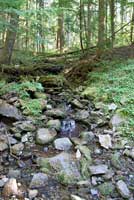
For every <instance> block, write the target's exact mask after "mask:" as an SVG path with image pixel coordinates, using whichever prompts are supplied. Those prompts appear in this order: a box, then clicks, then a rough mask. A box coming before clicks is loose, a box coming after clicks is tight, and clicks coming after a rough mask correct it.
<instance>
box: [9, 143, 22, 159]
mask: <svg viewBox="0 0 134 200" xmlns="http://www.w3.org/2000/svg"><path fill="white" fill-rule="evenodd" d="M23 149H24V144H23V143H18V144H15V145H13V146H12V147H11V151H12V153H13V154H15V155H18V156H19V155H21V154H22V151H23Z"/></svg>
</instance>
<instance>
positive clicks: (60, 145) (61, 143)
mask: <svg viewBox="0 0 134 200" xmlns="http://www.w3.org/2000/svg"><path fill="white" fill-rule="evenodd" d="M54 146H55V149H57V150H63V151H68V150H70V149H71V147H72V142H71V141H70V139H69V138H66V137H65V138H58V139H56V140H55V141H54Z"/></svg>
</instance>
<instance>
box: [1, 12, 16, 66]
mask: <svg viewBox="0 0 134 200" xmlns="http://www.w3.org/2000/svg"><path fill="white" fill-rule="evenodd" d="M18 22H19V15H17V14H16V13H12V14H11V15H10V27H9V28H8V30H7V32H6V40H5V44H4V48H3V50H2V52H1V54H0V63H2V64H10V63H11V57H12V53H13V47H14V44H15V39H16V33H17V29H18V25H19V23H18Z"/></svg>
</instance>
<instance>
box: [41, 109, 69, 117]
mask: <svg viewBox="0 0 134 200" xmlns="http://www.w3.org/2000/svg"><path fill="white" fill-rule="evenodd" d="M45 114H46V115H47V116H48V117H54V118H65V117H66V113H65V112H64V111H62V110H60V109H52V110H47V111H46V112H45Z"/></svg>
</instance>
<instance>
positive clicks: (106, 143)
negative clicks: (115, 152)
mask: <svg viewBox="0 0 134 200" xmlns="http://www.w3.org/2000/svg"><path fill="white" fill-rule="evenodd" d="M98 137H99V143H100V145H101V146H102V147H104V148H105V149H109V148H111V147H112V139H111V136H110V135H99V136H98Z"/></svg>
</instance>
